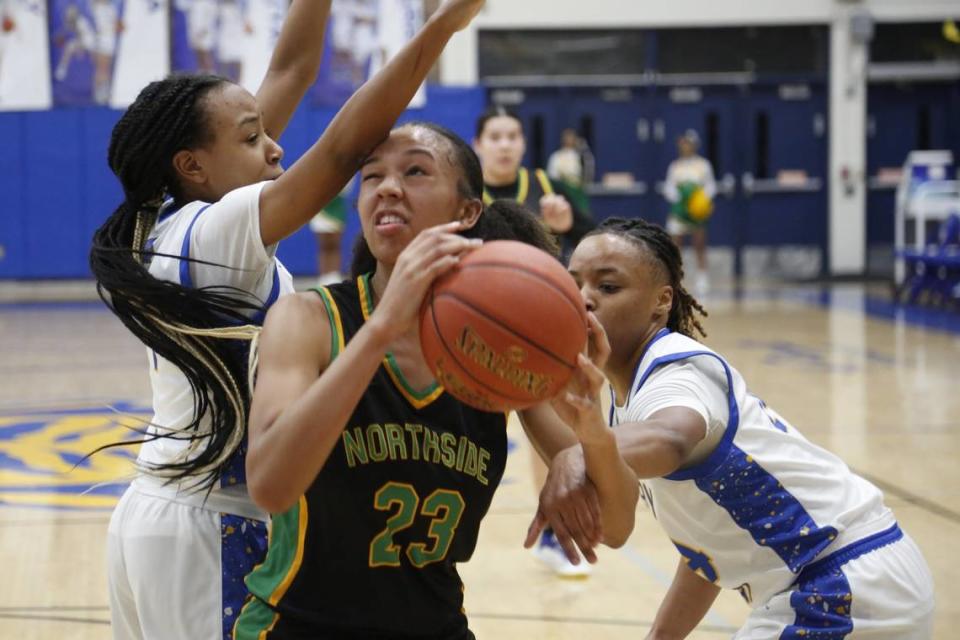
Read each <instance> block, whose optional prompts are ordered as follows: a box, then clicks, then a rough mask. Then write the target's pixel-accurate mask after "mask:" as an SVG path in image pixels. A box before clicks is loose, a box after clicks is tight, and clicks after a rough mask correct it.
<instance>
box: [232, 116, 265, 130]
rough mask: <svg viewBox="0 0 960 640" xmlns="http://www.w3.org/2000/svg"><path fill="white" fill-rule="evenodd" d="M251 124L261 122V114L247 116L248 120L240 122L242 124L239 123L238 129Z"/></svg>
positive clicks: (244, 119)
mask: <svg viewBox="0 0 960 640" xmlns="http://www.w3.org/2000/svg"><path fill="white" fill-rule="evenodd" d="M251 122H253V123H257V122H260V114H257V115H250V116H247V117H246V118H243V119H242V120H240V122H238V123H237V128H238V129H239V128H240V127H242V126H244V125H247V124H250V123H251Z"/></svg>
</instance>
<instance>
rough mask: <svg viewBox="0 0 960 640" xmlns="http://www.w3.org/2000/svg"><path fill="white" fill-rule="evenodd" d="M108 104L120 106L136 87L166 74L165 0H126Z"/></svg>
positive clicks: (167, 8)
mask: <svg viewBox="0 0 960 640" xmlns="http://www.w3.org/2000/svg"><path fill="white" fill-rule="evenodd" d="M125 4H126V6H125V8H124V12H123V29H122V31H121V33H120V42H119V44H118V46H117V58H116V61H115V62H114V68H113V86H112V88H111V91H110V106H111V107H113V108H115V109H124V108H126V107H127V106H129V105H130V103H131V102H133V101H134V100H135V99H136V97H137V94H139V93H140V90H141V89H143V88H144V87H145V86H146V85H147V84H148V83H150V82H153V81H154V80H161V79H163V78H164V77H165V76H166V75H167V74H168V73H170V31H169V25H170V3H169V0H126V2H125Z"/></svg>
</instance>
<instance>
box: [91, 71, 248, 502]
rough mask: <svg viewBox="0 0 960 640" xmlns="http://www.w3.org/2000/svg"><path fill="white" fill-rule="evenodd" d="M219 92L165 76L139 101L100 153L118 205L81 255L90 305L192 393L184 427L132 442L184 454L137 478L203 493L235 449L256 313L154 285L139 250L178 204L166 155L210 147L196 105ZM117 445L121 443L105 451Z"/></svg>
mask: <svg viewBox="0 0 960 640" xmlns="http://www.w3.org/2000/svg"><path fill="white" fill-rule="evenodd" d="M225 82H228V81H227V80H225V79H224V78H220V77H218V76H210V75H175V76H171V77H169V78H167V79H165V80H161V81H158V82H152V83H150V84H149V85H147V87H145V88H144V89H143V90H142V91H141V92H140V95H139V96H137V99H136V101H134V103H133V104H132V105H131V106H130V107H129V108H128V109H127V111H126V112H125V113H124V114H123V116H122V117H121V118H120V120H119V121H118V122H117V124H116V126H115V127H114V129H113V132H112V135H111V139H110V146H109V151H108V161H109V164H110V168H111V169H112V170H113V172H114V174H116V176H117V178H118V179H119V180H120V183H121V185H122V186H123V192H124V196H125V197H124V201H123V202H122V203H121V204H120V206H118V207H117V208H116V210H114V212H113V214H112V215H111V216H110V217H109V218H108V219H107V221H106V222H104V224H103V225H102V226H101V227H100V228H99V229H97V231H96V232H95V234H94V237H93V245H92V247H91V250H90V268H91V270H92V272H93V274H94V276H95V278H96V280H97V291H98V293H99V294H100V297H101V298H102V299H103V301H104V302H105V303H106V304H107V306H108V307H109V308H110V309H111V310H112V311H113V313H114V314H115V315H116V316H117V317H118V318H119V319H120V320H121V322H123V324H124V325H125V326H126V327H127V328H128V329H129V330H130V331H131V332H132V333H133V334H134V335H135V336H137V338H139V339H140V340H141V341H142V342H143V343H144V344H145V345H146V346H147V347H148V348H150V349H152V350H153V351H154V352H155V353H156V354H157V355H159V356H161V357H163V358H164V359H165V360H167V361H169V362H170V363H172V364H173V365H174V366H176V367H177V368H178V369H179V370H180V371H181V372H182V373H183V375H184V376H185V377H186V379H187V381H188V383H189V385H190V388H191V390H192V392H193V402H194V413H193V416H192V418H191V421H190V422H189V424H187V425H186V426H185V427H183V428H182V429H175V430H174V429H171V428H170V427H169V426H167V425H158V426H159V427H162V428H164V429H165V430H166V431H164V432H160V433H152V434H150V433H146V432H143V433H142V435H144V438H143V440H140V441H141V442H145V441H150V440H155V439H157V438H170V439H176V440H179V439H182V440H188V441H190V445H189V446H188V447H186V450H185V451H184V453H183V455H182V456H181V457H180V458H178V459H176V460H173V461H170V462H168V463H164V464H160V465H156V466H151V467H150V468H148V469H146V470H147V471H148V472H152V473H154V474H156V475H160V476H163V477H167V478H169V479H171V481H173V480H179V479H185V478H188V477H190V478H195V479H196V485H197V486H207V487H212V486H213V485H214V483H215V482H216V480H217V479H218V477H219V476H220V474H221V473H222V472H223V471H224V470H225V469H226V467H227V466H228V465H229V464H230V462H231V461H232V460H233V457H234V453H236V452H237V451H238V450H239V449H240V448H241V446H242V444H243V441H244V436H245V434H246V422H247V408H248V407H249V389H248V386H247V350H246V348H245V347H246V345H245V343H244V342H241V341H246V340H249V339H250V338H251V337H252V336H253V335H255V334H256V330H257V329H256V327H253V326H251V325H250V324H249V320H248V318H249V315H250V314H252V313H255V312H257V311H260V310H262V303H261V302H260V301H259V300H257V299H256V298H255V297H254V296H252V295H251V294H249V293H247V292H245V291H242V290H239V289H234V288H230V287H207V288H203V289H189V288H186V287H183V286H181V285H179V284H176V283H173V282H167V281H163V280H158V279H157V278H154V277H153V276H152V275H150V273H149V271H148V269H147V266H146V265H145V264H143V258H144V257H145V256H157V255H161V254H157V253H154V252H149V251H144V248H143V243H144V242H145V240H146V238H147V236H148V235H149V232H150V230H151V228H152V227H153V224H154V223H155V220H156V215H157V212H158V210H159V207H160V206H161V202H162V199H163V198H164V197H166V196H173V197H175V198H179V197H180V195H181V193H180V189H179V184H178V181H177V178H176V174H175V173H174V169H173V157H174V155H175V154H176V153H177V152H178V151H180V150H182V149H191V148H197V147H200V146H203V145H204V144H206V143H208V142H209V141H210V140H211V139H212V137H213V134H212V132H211V129H210V127H209V123H208V117H207V113H206V108H205V104H204V99H205V97H206V96H207V95H208V94H209V93H210V92H211V91H212V90H214V89H216V88H218V87H220V86H222V85H223V84H224V83H225ZM170 257H175V258H180V256H170ZM180 259H184V260H191V259H189V258H180ZM191 261H193V262H198V263H203V261H201V260H195V259H192V260H191ZM204 264H208V263H204ZM224 268H226V267H224ZM123 444H128V443H127V442H123V443H114V444H112V445H107V447H111V446H120V445H123ZM107 447H102V448H107ZM99 450H100V449H98V451H99Z"/></svg>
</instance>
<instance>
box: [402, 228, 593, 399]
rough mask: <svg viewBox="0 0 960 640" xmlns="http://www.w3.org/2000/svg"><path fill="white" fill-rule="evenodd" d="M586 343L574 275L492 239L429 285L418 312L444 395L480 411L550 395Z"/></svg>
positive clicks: (533, 252)
mask: <svg viewBox="0 0 960 640" xmlns="http://www.w3.org/2000/svg"><path fill="white" fill-rule="evenodd" d="M586 340H587V314H586V307H585V306H584V303H583V299H582V298H581V297H580V291H579V290H578V289H577V285H576V283H575V282H574V281H573V278H572V277H571V276H570V274H569V273H567V271H566V269H564V268H563V266H562V265H561V264H560V262H559V261H557V259H556V258H554V257H553V256H551V255H549V254H547V253H545V252H544V251H541V250H540V249H537V248H536V247H532V246H530V245H527V244H524V243H522V242H513V241H508V240H497V241H493V242H488V243H486V244H484V245H483V246H482V247H480V248H479V249H477V250H475V251H472V252H471V253H469V254H468V255H467V256H466V257H465V258H463V260H462V261H461V263H460V265H459V267H458V268H457V269H456V270H454V271H453V272H451V273H450V274H448V275H446V276H444V277H443V278H440V279H439V280H437V282H436V283H434V285H433V287H432V288H431V290H430V291H429V292H427V297H426V299H425V300H424V303H423V307H422V308H421V310H420V346H421V347H422V349H423V355H424V358H425V359H426V361H427V364H428V365H429V366H430V368H431V369H432V370H433V372H434V375H435V376H436V378H437V381H438V382H440V384H442V385H443V386H444V388H445V389H446V390H447V392H448V393H450V394H452V395H453V396H454V397H456V398H458V399H459V400H461V401H463V402H465V403H466V404H468V405H470V406H472V407H476V408H478V409H482V410H484V411H510V410H516V409H523V408H526V407H531V406H533V405H536V404H539V403H541V402H544V401H546V400H549V399H550V398H552V397H553V396H554V395H556V394H557V392H559V391H560V390H561V389H563V388H564V386H565V385H566V384H567V381H568V380H569V379H570V376H571V375H572V374H573V372H574V370H575V369H576V366H577V354H579V353H580V352H581V351H582V350H583V347H584V345H585V344H586Z"/></svg>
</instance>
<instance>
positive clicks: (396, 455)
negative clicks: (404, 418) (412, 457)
mask: <svg viewBox="0 0 960 640" xmlns="http://www.w3.org/2000/svg"><path fill="white" fill-rule="evenodd" d="M383 428H384V429H385V430H386V432H387V448H388V449H389V450H390V459H391V460H406V459H407V444H406V443H405V442H404V441H403V429H401V428H400V425H398V424H393V423H390V422H388V423H386V424H385V425H383Z"/></svg>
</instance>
